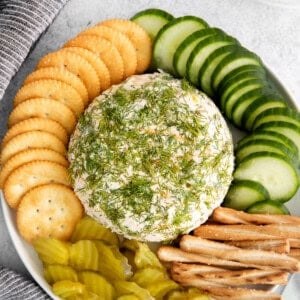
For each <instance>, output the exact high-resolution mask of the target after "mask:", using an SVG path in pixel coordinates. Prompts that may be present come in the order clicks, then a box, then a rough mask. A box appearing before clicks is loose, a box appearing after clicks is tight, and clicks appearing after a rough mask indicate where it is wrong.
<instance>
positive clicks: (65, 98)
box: [14, 79, 84, 117]
mask: <svg viewBox="0 0 300 300" xmlns="http://www.w3.org/2000/svg"><path fill="white" fill-rule="evenodd" d="M32 98H48V99H53V100H56V101H58V102H61V103H63V104H65V105H66V106H68V107H69V108H70V109H71V110H72V111H73V112H74V113H75V115H76V116H78V117H79V116H80V115H81V114H82V112H83V111H84V102H83V100H82V98H81V96H80V94H79V93H78V92H77V91H76V90H75V89H74V88H73V87H72V86H71V85H69V84H66V83H64V82H61V81H58V80H53V79H41V80H37V81H33V82H31V83H28V84H26V85H24V86H22V87H21V88H20V89H19V91H18V92H17V94H16V96H15V99H14V106H15V107H16V106H17V105H19V104H20V103H22V102H23V101H26V100H28V99H32Z"/></svg>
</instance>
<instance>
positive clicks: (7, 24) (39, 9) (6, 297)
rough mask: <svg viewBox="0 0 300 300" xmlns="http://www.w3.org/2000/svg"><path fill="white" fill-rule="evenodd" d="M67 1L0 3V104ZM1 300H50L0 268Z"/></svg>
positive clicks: (0, 0) (5, 0)
mask: <svg viewBox="0 0 300 300" xmlns="http://www.w3.org/2000/svg"><path fill="white" fill-rule="evenodd" d="M67 1H68V0H0V101H1V99H2V97H3V95H4V92H5V90H6V88H7V86H8V84H9V82H10V80H11V79H12V77H13V76H14V75H15V73H16V72H17V71H18V69H19V68H20V66H21V64H22V62H23V61H24V59H25V58H26V56H27V55H28V53H29V51H30V48H31V47H32V45H33V44H34V43H35V41H36V40H37V39H38V38H39V36H40V35H41V33H43V31H44V30H45V29H46V28H47V27H48V26H49V24H50V23H51V22H52V21H53V19H54V17H55V16H56V15H57V13H58V12H59V11H60V9H61V8H62V7H63V5H64V4H65V3H66V2H67ZM0 299H1V300H27V299H28V300H29V299H32V300H44V299H50V298H49V297H48V296H47V295H46V293H44V291H43V290H42V289H41V288H40V287H39V286H38V285H37V284H36V283H35V282H33V281H32V280H31V279H29V278H26V277H24V276H22V275H20V274H17V273H15V272H14V271H12V270H9V269H7V268H5V267H3V266H0Z"/></svg>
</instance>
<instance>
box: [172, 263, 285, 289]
mask: <svg viewBox="0 0 300 300" xmlns="http://www.w3.org/2000/svg"><path fill="white" fill-rule="evenodd" d="M198 271H199V270H198V268H197V265H195V264H182V263H173V264H172V267H171V275H173V274H180V275H181V277H182V278H190V277H191V276H197V277H198V278H200V279H204V280H208V281H213V282H216V283H220V284H225V285H249V284H272V285H273V284H286V283H287V281H288V273H287V272H282V271H276V270H257V269H247V270H227V271H226V270H223V271H210V272H203V271H201V272H198Z"/></svg>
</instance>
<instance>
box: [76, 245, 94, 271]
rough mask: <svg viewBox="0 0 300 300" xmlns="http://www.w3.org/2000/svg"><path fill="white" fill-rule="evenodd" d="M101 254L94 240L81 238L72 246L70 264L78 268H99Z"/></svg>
mask: <svg viewBox="0 0 300 300" xmlns="http://www.w3.org/2000/svg"><path fill="white" fill-rule="evenodd" d="M98 262H99V255H98V250H97V247H96V245H95V243H94V242H93V241H89V240H81V241H78V242H76V243H74V244H72V246H71V248H70V265H71V266H72V267H73V268H74V269H76V270H95V271H96V270H98Z"/></svg>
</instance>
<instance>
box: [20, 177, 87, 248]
mask: <svg viewBox="0 0 300 300" xmlns="http://www.w3.org/2000/svg"><path fill="white" fill-rule="evenodd" d="M82 215H83V208H82V205H81V203H80V201H79V200H78V198H77V197H76V195H75V193H74V192H73V191H72V189H70V188H68V187H66V186H63V185H60V184H53V183H52V184H46V185H42V186H38V187H36V188H33V189H32V190H30V191H29V192H28V193H26V194H25V195H24V196H23V197H22V200H21V202H20V205H19V207H18V209H17V227H18V229H19V232H20V234H21V236H22V237H23V238H24V239H25V240H27V241H28V242H30V243H32V242H33V241H34V240H35V239H37V238H56V239H59V240H69V238H70V237H71V235H72V233H73V231H74V228H75V226H76V224H77V222H78V221H79V220H80V219H81V218H82Z"/></svg>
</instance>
